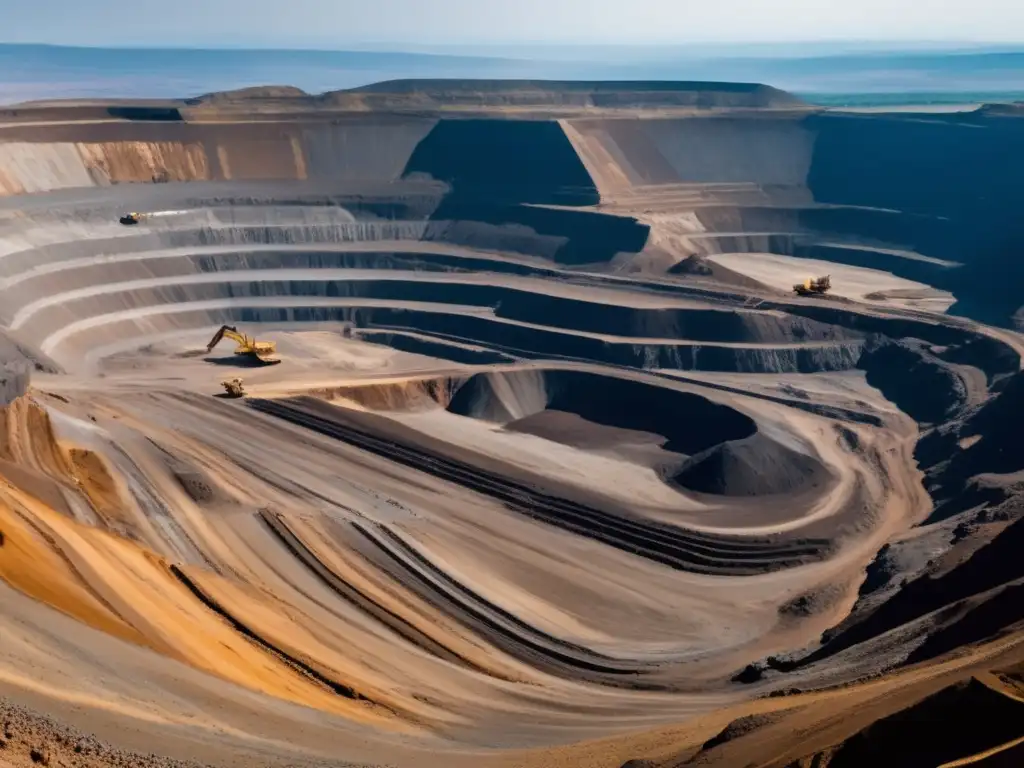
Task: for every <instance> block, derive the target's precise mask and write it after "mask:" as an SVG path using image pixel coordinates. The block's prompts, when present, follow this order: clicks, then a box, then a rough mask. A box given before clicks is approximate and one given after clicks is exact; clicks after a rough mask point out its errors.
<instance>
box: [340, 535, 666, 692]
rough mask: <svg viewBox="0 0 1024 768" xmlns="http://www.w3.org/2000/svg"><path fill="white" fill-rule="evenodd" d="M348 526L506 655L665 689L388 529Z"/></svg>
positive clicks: (561, 672) (634, 664)
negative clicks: (501, 601) (457, 574)
mask: <svg viewBox="0 0 1024 768" xmlns="http://www.w3.org/2000/svg"><path fill="white" fill-rule="evenodd" d="M351 527H352V529H353V530H355V531H356V532H357V533H359V534H360V536H361V537H362V538H363V540H364V541H365V542H366V543H368V544H369V545H370V547H361V548H360V550H361V551H363V552H364V554H365V555H366V556H367V557H368V558H370V559H371V560H372V561H373V562H374V563H375V564H376V565H377V566H378V567H380V568H381V569H382V570H383V571H385V572H387V573H389V574H391V575H392V576H393V577H394V578H395V579H396V580H398V581H400V582H401V583H402V584H405V585H406V586H407V587H409V588H410V589H412V590H413V591H414V592H416V594H418V595H419V596H420V597H421V598H423V599H424V600H426V601H428V602H429V603H431V604H432V605H434V606H435V607H436V608H438V610H440V611H442V612H443V613H445V614H446V615H447V616H449V617H450V618H452V619H454V620H455V621H458V622H459V623H461V624H463V625H465V626H467V627H469V628H470V629H472V630H474V631H475V632H476V633H478V634H479V635H480V636H482V637H484V638H485V639H486V640H487V641H488V642H490V643H492V644H493V645H495V646H496V647H498V648H500V649H501V650H502V651H504V652H506V653H508V654H509V655H510V656H512V657H514V658H517V659H519V660H520V661H523V662H526V663H528V664H530V665H531V666H532V667H535V668H537V669H541V670H543V671H545V672H548V673H549V674H553V675H556V676H558V677H564V678H567V679H571V680H580V679H585V680H587V681H588V682H591V683H598V684H601V685H608V686H613V687H618V688H631V689H635V690H668V688H667V687H666V686H664V685H661V684H659V683H653V682H644V681H642V680H640V677H641V676H643V675H645V674H651V673H653V672H655V671H656V670H657V665H656V664H654V663H646V662H641V661H632V660H628V659H615V658H612V657H610V656H605V655H603V654H599V653H597V652H595V651H591V650H589V649H587V648H584V647H582V646H579V645H575V644H573V643H569V642H566V641H564V640H561V639H559V638H557V637H554V636H553V635H549V634H547V633H546V632H543V631H541V630H539V629H536V628H535V627H532V626H530V625H529V624H527V623H526V622H525V621H523V620H522V619H519V618H518V617H516V616H514V615H512V614H511V613H509V612H508V611H506V610H504V609H502V608H500V607H499V606H497V605H495V604H494V603H492V602H490V601H489V600H487V599H486V598H484V597H482V596H481V595H479V594H477V593H476V592H474V591H473V590H471V589H470V588H469V587H467V586H465V585H464V584H461V583H459V582H458V581H456V580H455V579H453V578H452V577H451V576H449V575H448V574H447V573H445V572H444V571H443V570H441V569H440V568H438V567H437V566H436V565H434V564H433V563H432V562H430V561H429V560H428V559H427V558H426V557H424V556H423V555H422V554H420V553H419V552H417V551H416V550H415V549H414V548H412V547H411V546H409V545H408V544H407V543H406V542H405V541H403V540H402V539H401V538H400V537H399V536H398V535H397V534H396V533H394V532H393V531H391V530H389V529H388V528H385V527H383V526H380V525H375V526H374V528H373V529H371V528H370V527H368V526H367V525H363V524H361V523H357V522H352V523H351ZM378 532H379V534H378Z"/></svg>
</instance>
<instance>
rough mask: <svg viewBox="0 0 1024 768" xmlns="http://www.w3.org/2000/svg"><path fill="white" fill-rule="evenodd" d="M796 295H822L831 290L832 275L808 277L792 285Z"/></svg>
mask: <svg viewBox="0 0 1024 768" xmlns="http://www.w3.org/2000/svg"><path fill="white" fill-rule="evenodd" d="M793 290H794V291H796V293H797V295H798V296H822V295H824V294H826V293H828V292H829V291H830V290H832V276H831V275H825V276H824V277H818V278H814V277H808V278H807V279H806V280H804V281H803V282H802V283H797V284H796V285H794V286H793Z"/></svg>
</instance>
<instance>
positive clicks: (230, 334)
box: [206, 325, 281, 365]
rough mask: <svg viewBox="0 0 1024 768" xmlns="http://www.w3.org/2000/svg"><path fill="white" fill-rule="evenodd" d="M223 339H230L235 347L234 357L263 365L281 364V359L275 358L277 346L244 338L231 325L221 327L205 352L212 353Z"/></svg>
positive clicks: (268, 342) (270, 342) (242, 334)
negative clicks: (240, 356)
mask: <svg viewBox="0 0 1024 768" xmlns="http://www.w3.org/2000/svg"><path fill="white" fill-rule="evenodd" d="M225 337H226V338H229V339H231V340H232V341H233V342H235V344H236V345H237V346H236V347H235V354H236V355H243V356H245V357H247V358H249V359H250V360H255V361H257V362H259V363H262V364H263V365H273V364H275V363H280V362H281V359H280V358H279V357H277V344H275V343H274V342H272V341H256V339H254V338H252V337H250V336H246V335H245V334H244V333H239V331H238V329H237V328H236V327H235V326H233V325H222V326H221V327H220V330H218V331H217V333H215V334H214V335H213V338H212V339H210V343H209V344H207V345H206V351H207V352H212V351H213V348H214V347H216V346H217V345H218V344H219V343H220V341H221V339H223V338H225Z"/></svg>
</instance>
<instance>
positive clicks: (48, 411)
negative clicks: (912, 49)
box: [0, 83, 1024, 768]
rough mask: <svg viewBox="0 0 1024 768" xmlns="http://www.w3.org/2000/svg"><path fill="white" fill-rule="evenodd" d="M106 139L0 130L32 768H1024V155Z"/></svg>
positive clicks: (67, 124) (9, 548)
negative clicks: (1023, 247)
mask: <svg viewBox="0 0 1024 768" xmlns="http://www.w3.org/2000/svg"><path fill="white" fill-rule="evenodd" d="M556 85H557V84H556ZM105 109H106V108H105V107H103V106H102V105H96V104H88V105H60V104H54V105H33V106H31V107H27V108H25V109H24V110H14V111H13V112H12V113H10V114H8V113H4V116H3V119H4V120H6V121H7V122H5V123H3V124H0V190H2V192H3V193H4V194H5V195H6V196H5V197H3V198H0V292H2V299H3V300H2V302H0V323H2V325H3V337H2V339H0V342H2V344H0V355H2V359H3V364H4V372H3V376H2V380H3V393H4V403H5V407H4V409H3V411H2V419H0V532H2V534H0V601H2V610H0V637H2V638H3V645H2V651H0V696H3V697H5V698H4V699H3V700H2V702H0V725H4V731H3V733H0V737H2V738H0V766H7V765H11V766H22V765H32V764H44V765H68V766H71V765H83V766H107V765H152V766H164V765H167V766H170V765H217V766H253V765H267V766H307V765H308V766H325V765H339V766H340V765H368V766H371V765H372V766H385V765H387V766H456V767H458V766H466V767H467V768H469V767H470V766H494V767H495V768H512V766H518V767H520V768H527V767H531V768H532V767H534V766H537V767H538V768H539V767H540V766H565V767H566V768H568V767H569V766H580V767H583V766H599V767H603V766H608V768H619V767H620V766H627V765H628V766H630V767H631V768H641V767H646V768H651V767H652V766H657V767H658V768H662V767H664V768H668V766H682V765H691V764H692V765H722V766H748V765H757V766H801V767H804V766H812V765H813V766H832V768H836V767H837V766H861V765H872V764H873V765H879V766H881V765H900V766H905V765H911V766H918V765H920V766H939V765H967V764H972V765H985V766H995V765H1016V764H1017V763H1015V762H1014V760H1018V761H1019V759H1020V751H1021V748H1022V747H1021V739H1022V738H1024V716H1022V709H1024V678H1022V669H1024V633H1022V632H1021V631H1020V629H1021V622H1022V621H1024V609H1022V606H1024V600H1022V599H1021V598H1022V594H1024V593H1022V589H1024V568H1022V567H1021V565H1020V563H1021V559H1020V557H1019V553H1020V551H1021V547H1022V546H1024V521H1022V517H1024V515H1022V511H1024V496H1021V494H1020V491H1021V489H1022V488H1024V455H1022V454H1021V453H1020V451H1018V450H1016V446H1017V443H1018V442H1019V435H1020V434H1021V428H1022V427H1024V410H1022V409H1021V408H1020V403H1021V402H1022V399H1021V398H1022V396H1024V373H1021V352H1022V351H1024V337H1022V336H1021V335H1020V333H1019V330H1018V327H1017V326H1016V325H1015V322H1016V321H1017V320H1018V319H1019V318H1020V317H1021V316H1022V310H1021V308H1022V307H1024V280H1022V279H1021V278H1022V277H1024V274H1021V273H1019V271H1015V270H1017V267H1015V266H1013V263H1011V261H1009V260H1007V254H1008V253H1009V252H1010V250H1012V244H1013V242H1014V240H1013V238H1014V237H1015V235H1014V230H1013V229H1012V226H1011V224H1010V220H1011V216H1012V215H1015V214H1014V213H1013V210H1015V209H1012V206H1011V207H1009V208H1005V209H1004V208H1003V207H1001V206H1002V205H1003V204H1002V203H1001V202H1000V194H1001V192H1000V190H1002V189H1003V186H1004V185H1005V184H1006V183H1008V182H1007V181H1006V179H1007V177H1005V176H1003V175H1001V174H1011V173H1012V170H1013V169H1012V168H1002V167H998V168H997V167H991V166H989V167H988V170H987V173H988V175H987V176H978V178H977V179H975V180H974V187H973V189H974V194H975V195H980V196H981V197H982V198H984V199H986V200H988V201H989V203H988V207H987V208H985V209H984V210H979V209H978V208H977V206H976V204H975V202H973V200H974V198H971V199H970V200H968V199H967V198H964V197H962V196H961V192H960V191H959V190H958V189H953V188H949V189H946V190H945V192H946V194H938V193H937V191H936V188H935V184H934V183H930V182H929V180H928V179H926V178H922V177H921V173H922V172H921V169H922V168H927V167H931V166H930V165H929V163H930V162H938V161H939V160H938V159H937V158H941V159H942V162H954V161H952V160H950V156H951V155H950V151H949V147H950V146H953V145H955V146H956V147H957V148H958V151H959V155H958V156H961V155H962V156H963V157H964V158H965V159H964V163H965V164H966V165H965V167H964V168H961V169H959V171H958V172H959V173H962V174H972V173H973V174H980V173H981V168H980V167H978V166H979V156H980V155H979V153H981V150H980V149H979V148H978V147H977V146H976V145H975V144H973V143H972V142H973V141H975V140H977V141H982V140H983V141H984V142H986V143H985V146H987V147H992V146H996V145H999V142H1007V143H1012V142H1013V141H1017V140H1019V137H1020V135H1021V133H1020V132H1021V131H1022V130H1024V128H1019V127H1018V126H1017V123H1016V118H1015V117H1013V116H1007V115H1002V114H999V115H993V114H989V113H988V112H987V111H985V110H981V111H979V112H977V113H974V112H965V113H955V114H940V115H927V116H922V115H910V114H904V113H900V114H898V115H873V114H872V115H833V114H829V113H820V112H815V111H814V110H809V109H807V108H805V107H803V106H802V105H800V104H799V103H798V102H796V100H794V99H792V98H791V97H788V96H787V95H785V94H779V92H777V91H773V90H772V89H764V88H762V87H754V86H724V85H720V84H719V85H714V86H701V85H700V84H689V85H685V86H684V85H679V86H678V87H677V86H675V85H673V86H672V87H671V88H669V87H667V86H664V85H662V86H660V87H659V89H652V88H651V87H650V84H633V85H631V86H629V87H625V86H622V87H617V88H612V87H611V86H607V85H603V84H583V85H565V84H563V85H561V86H558V87H555V85H550V84H549V85H545V86H543V87H542V86H541V85H538V84H535V83H533V84H530V83H520V84H516V85H515V87H512V86H506V87H505V88H504V90H503V89H502V88H500V87H498V86H497V85H496V84H494V83H479V84H473V83H462V84H444V83H432V84H428V85H424V86H422V88H421V90H419V91H417V90H416V89H411V90H410V86H409V85H408V84H407V83H406V84H403V83H398V84H383V85H381V86H379V87H377V88H376V89H373V88H371V89H368V90H366V91H359V92H348V93H342V94H333V95H326V96H323V97H310V96H306V95H304V94H301V93H296V92H293V91H289V90H287V89H285V90H274V91H268V92H260V91H257V92H247V93H242V94H237V93H236V94H231V95H224V96H211V97H209V98H205V99H202V100H198V101H196V102H194V103H188V104H185V103H181V104H177V103H167V104H162V105H145V106H144V107H142V106H140V107H138V109H137V110H136V111H134V112H133V111H132V109H127V108H126V107H125V106H124V105H121V106H120V107H119V108H118V109H119V110H120V111H113V110H108V111H105ZM126 109H127V111H125V110H126ZM470 112H471V113H472V115H469V114H466V113H470ZM453 113H459V114H453ZM975 137H977V138H975ZM908 146H911V147H913V149H912V150H910V149H907V147H908ZM865 147H867V148H870V152H871V153H872V154H871V156H872V157H873V158H875V159H876V160H877V159H878V158H882V159H884V160H886V163H882V164H879V163H875V165H872V166H871V168H872V169H874V170H873V171H872V170H871V169H869V168H868V167H867V165H866V164H865V163H864V162H859V161H857V158H856V157H854V156H855V155H857V153H858V152H861V151H863V152H868V151H869V149H865ZM858 148H859V149H858ZM929 152H931V153H932V154H933V155H934V157H932V155H929V154H928V153H929ZM914 153H917V154H914ZM929 158H930V159H929ZM872 173H874V174H875V175H874V176H872V175H871V174H872ZM986 184H987V185H988V186H985V185H986ZM128 210H136V211H142V212H146V213H147V214H149V215H148V217H147V218H146V219H144V220H143V221H142V222H141V223H140V224H138V225H135V226H124V225H121V224H119V223H118V217H119V216H120V215H122V214H123V213H124V212H126V211H128ZM996 232H999V233H1002V234H999V235H997V234H994V233H996ZM1007 249H1010V250H1007ZM1000 260H1002V261H1000ZM1004 262H1005V263H1004ZM993 264H1000V265H1002V266H1001V267H1000V272H999V273H998V274H999V276H1000V277H999V279H998V280H997V281H993V280H991V279H990V278H991V275H992V274H993V273H992V271H991V268H992V265H993ZM819 272H828V273H830V274H832V276H833V282H834V283H835V286H836V288H835V290H834V292H833V293H832V294H831V295H829V296H826V297H818V298H800V297H797V296H795V295H794V294H793V292H792V291H791V290H790V288H791V286H792V285H793V284H794V283H798V282H802V281H803V279H804V278H805V277H807V276H809V275H812V274H816V273H819ZM224 323H229V324H234V325H237V326H238V327H239V328H240V330H243V331H245V332H246V333H249V334H252V335H254V336H256V337H257V338H259V339H261V340H270V341H274V342H276V344H277V349H278V353H279V355H280V357H281V359H282V362H281V363H280V364H279V365H273V366H263V367H258V366H257V367H254V366H252V365H248V364H246V362H245V359H244V358H241V357H239V356H237V355H234V354H232V345H231V343H230V342H224V343H222V344H221V345H220V346H218V347H216V348H215V349H213V350H212V351H209V350H207V348H206V345H207V342H208V341H209V339H210V337H211V336H212V335H213V333H214V332H215V331H216V329H217V328H218V327H219V326H220V325H221V324H224ZM236 376H237V377H241V378H242V379H243V380H244V384H245V388H246V392H247V396H246V397H245V398H242V399H229V398H225V397H222V396H221V395H222V388H221V385H220V382H221V381H223V380H225V379H230V378H234V377H236Z"/></svg>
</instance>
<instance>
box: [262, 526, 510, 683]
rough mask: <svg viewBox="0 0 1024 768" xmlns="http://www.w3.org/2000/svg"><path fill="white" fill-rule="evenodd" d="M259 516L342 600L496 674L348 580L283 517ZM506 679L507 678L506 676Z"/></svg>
mask: <svg viewBox="0 0 1024 768" xmlns="http://www.w3.org/2000/svg"><path fill="white" fill-rule="evenodd" d="M259 517H260V519H261V520H262V521H263V523H264V525H266V527H267V530H269V531H270V533H271V534H273V536H274V537H275V538H276V539H277V540H278V541H280V542H281V544H282V545H283V546H284V547H285V548H287V549H288V550H289V551H290V552H291V553H292V554H293V555H294V556H295V557H296V558H297V559H298V560H299V562H301V563H302V564H303V565H305V566H306V567H307V568H308V569H309V570H310V571H311V572H312V573H313V574H314V575H315V576H316V577H317V578H318V579H320V581H321V582H323V584H325V585H326V586H327V587H328V589H330V590H331V591H332V592H334V593H335V594H336V595H338V596H339V597H340V598H341V599H342V600H344V601H345V602H347V603H349V604H350V605H352V606H354V607H356V608H357V609H359V610H360V611H363V612H364V613H366V614H367V615H369V616H371V617H373V618H374V619H376V620H377V621H379V622H380V623H381V624H383V625H384V626H386V627H387V628H388V629H390V630H391V631H392V632H394V633H395V634H397V635H398V636H399V637H401V638H402V639H403V640H406V641H407V642H409V643H412V644H413V645H415V646H416V647H417V648H420V649H421V650H423V651H426V652H427V653H429V654H431V655H432V656H436V657H437V658H439V659H442V660H444V661H448V662H451V663H452V664H458V665H460V666H463V667H468V668H469V669H472V670H474V671H476V672H482V673H483V674H487V675H491V676H494V677H501V676H500V675H495V674H494V673H493V672H491V671H490V670H487V669H485V668H483V667H481V666H479V665H477V664H475V663H474V662H472V661H470V660H469V659H466V658H465V657H463V656H460V655H459V654H457V653H456V652H455V651H453V650H451V649H450V648H447V647H446V646H444V645H443V644H441V643H439V642H438V641H437V640H435V639H434V638H432V637H431V636H430V635H428V634H426V633H424V632H423V631H422V630H420V629H419V628H418V627H416V626H415V625H413V624H412V623H410V622H409V621H407V620H406V619H404V618H402V617H401V616H399V615H398V614H397V613H395V612H394V611H391V610H389V609H387V608H385V607H384V606H382V605H381V604H380V603H378V602H376V601H375V600H373V599H372V598H371V597H369V596H367V595H366V594H364V593H363V592H362V591H360V590H359V589H357V588H356V587H355V586H353V585H352V584H350V583H349V582H347V581H345V580H344V579H343V578H342V577H341V576H339V575H338V574H337V573H335V572H334V571H333V570H332V569H331V568H329V567H328V566H327V565H326V564H325V563H324V562H323V561H322V560H321V559H320V558H319V557H317V555H316V553H314V552H313V551H312V550H311V549H310V548H309V547H308V546H306V544H305V542H303V541H302V539H301V538H299V536H298V535H297V534H296V533H295V532H294V531H293V530H292V529H291V528H290V527H289V526H288V524H287V523H286V522H285V521H284V520H283V519H282V517H281V516H280V515H278V514H276V513H274V512H271V511H270V510H268V509H261V510H260V511H259ZM502 679H505V678H503V677H502Z"/></svg>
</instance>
